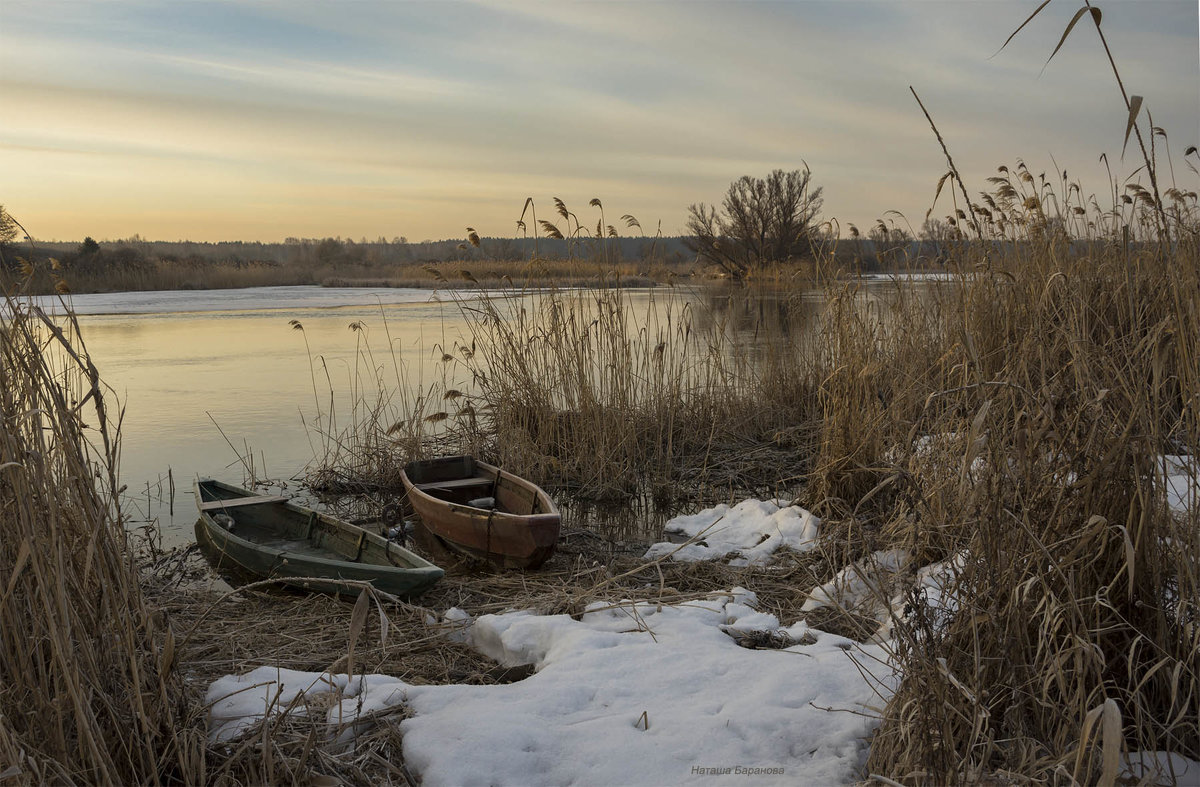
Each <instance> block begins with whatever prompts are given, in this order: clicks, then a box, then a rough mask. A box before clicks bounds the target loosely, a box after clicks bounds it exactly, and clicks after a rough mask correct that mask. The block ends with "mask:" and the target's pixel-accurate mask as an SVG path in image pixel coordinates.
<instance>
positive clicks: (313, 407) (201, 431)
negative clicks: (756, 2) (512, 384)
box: [47, 287, 820, 545]
mask: <svg viewBox="0 0 1200 787" xmlns="http://www.w3.org/2000/svg"><path fill="white" fill-rule="evenodd" d="M675 294H676V295H679V294H680V293H679V292H678V291H675ZM476 297H477V296H476ZM532 297H535V296H522V297H521V298H514V299H512V300H511V301H509V304H510V305H511V306H512V307H513V308H519V307H522V306H526V305H529V301H530V300H531V299H532ZM682 297H683V298H684V300H687V301H690V302H691V303H692V304H693V305H694V306H696V307H698V308H697V310H696V311H697V314H698V315H699V316H700V322H701V323H703V322H704V321H705V320H708V319H713V318H714V317H719V318H720V319H721V320H722V321H723V322H724V321H728V325H729V328H728V330H731V331H733V332H734V333H738V334H741V333H745V334H746V335H748V336H755V335H757V332H758V326H760V325H762V324H764V323H765V322H771V321H772V318H771V311H772V310H781V309H782V307H780V306H779V305H778V304H776V303H774V302H773V300H767V301H763V302H760V301H757V300H752V301H748V302H745V303H743V302H742V301H741V300H740V299H731V300H730V301H729V302H728V303H726V302H725V301H724V299H723V296H720V295H714V294H712V293H709V294H707V295H702V294H700V293H690V294H684V295H683V296H682ZM629 298H630V303H631V305H633V306H634V308H633V309H632V310H631V313H633V314H638V313H640V314H643V315H645V314H648V313H650V312H654V311H655V310H656V309H657V308H660V306H661V304H660V302H659V301H657V300H656V298H657V299H665V298H666V295H665V294H664V295H662V296H656V295H654V294H653V293H652V292H650V291H644V292H640V293H639V292H633V293H629ZM805 300H808V298H805ZM735 303H736V304H739V305H737V306H733V305H732V304H735ZM747 303H749V306H747ZM656 304H659V306H656ZM819 304H820V299H819V298H817V297H814V298H813V299H812V306H813V308H812V312H810V313H809V314H808V315H807V319H802V320H801V322H800V323H798V324H796V325H794V326H793V328H794V329H799V330H804V331H805V332H810V331H814V328H815V326H814V325H813V324H812V323H811V322H810V320H811V319H812V318H813V317H814V316H815V314H816V313H817V312H818V311H819V309H820V305H819ZM51 305H52V303H50V302H49V301H47V308H50V306H51ZM72 306H73V308H74V309H75V311H76V314H77V315H78V316H79V321H80V324H81V327H82V330H83V336H84V341H85V342H86V345H87V349H88V351H89V352H90V353H91V356H92V358H93V359H94V361H95V363H96V365H97V367H98V368H99V370H100V373H101V376H102V378H103V379H104V381H105V382H106V383H107V384H108V385H109V386H111V387H112V388H113V389H114V390H115V391H116V394H117V398H118V400H119V402H120V404H121V405H122V407H123V408H124V418H123V420H122V423H121V444H122V454H121V480H122V482H123V483H124V484H126V485H127V486H128V493H127V494H128V496H129V498H130V509H129V510H130V514H131V518H132V519H133V520H135V521H136V520H139V519H140V520H149V519H152V518H157V519H158V521H159V524H160V528H161V532H162V535H163V541H164V544H165V545H176V544H183V543H189V542H191V541H192V538H193V536H192V527H193V525H194V523H195V520H196V509H195V504H194V501H193V499H192V492H191V488H192V482H193V481H194V480H195V479H196V478H197V477H216V478H220V479H223V480H227V481H231V482H234V483H242V482H243V481H244V479H245V478H246V477H247V472H246V465H252V467H253V471H254V475H255V476H256V477H257V478H268V479H280V480H284V481H289V482H290V491H298V487H299V483H298V481H299V480H300V479H302V478H303V476H304V474H305V471H306V468H307V467H308V466H309V465H310V463H312V462H314V460H317V459H319V458H320V456H321V455H322V442H321V436H320V434H319V431H318V429H317V428H316V427H315V424H316V422H317V420H318V419H317V417H316V415H317V413H318V409H319V411H320V412H321V413H322V414H323V417H324V418H326V419H327V418H328V417H329V413H330V409H331V407H332V410H333V412H334V413H335V415H336V417H337V425H336V426H335V430H334V431H337V429H340V428H345V427H347V426H349V425H350V423H351V422H352V413H351V412H350V409H351V402H352V401H354V400H357V399H365V400H368V401H371V400H372V399H373V396H374V390H375V387H374V384H373V382H372V381H373V380H374V379H375V376H376V373H375V371H374V370H375V369H379V370H380V374H382V376H383V378H384V385H385V388H388V389H390V390H395V389H396V388H397V387H400V386H403V387H406V388H407V389H409V390H413V389H425V388H426V387H428V386H429V385H430V384H431V383H433V382H434V381H435V380H441V376H442V375H443V374H446V373H447V369H448V368H449V367H448V366H447V365H445V364H443V363H441V357H442V353H443V348H445V349H446V350H448V351H451V352H453V347H454V343H455V341H456V340H458V339H460V338H461V337H462V336H463V335H464V334H466V327H467V326H466V322H465V321H464V319H463V317H462V313H461V311H460V304H459V303H457V302H455V301H454V300H453V298H452V297H451V296H450V295H448V294H446V293H437V292H434V291H431V290H405V289H367V288H345V289H342V288H336V289H335V288H321V287H263V288H252V289H242V290H205V291H172V292H142V293H108V294H94V295H76V296H73V299H72ZM781 315H782V311H781ZM792 319H793V320H794V319H795V318H794V317H793V318H792ZM293 320H295V321H298V322H299V323H300V325H302V326H303V330H302V331H301V330H296V329H295V328H294V327H293V325H292V324H291V322H292V321H293ZM742 323H745V325H743V324H742ZM352 325H355V326H358V327H359V328H360V329H359V330H354V329H352V327H351V326H352ZM786 327H787V326H785V328H786ZM785 332H786V331H785ZM306 340H307V341H306ZM366 348H369V352H368V351H367V350H366ZM397 369H399V370H400V372H399V374H397V371H396V370H397ZM450 373H451V374H453V373H454V372H453V370H451V372H450ZM459 373H460V374H461V373H462V372H461V371H460V372H459ZM314 380H315V383H314ZM464 382H465V381H464ZM464 387H465V386H464ZM168 470H169V471H170V476H171V478H172V479H173V482H174V489H175V495H174V505H173V506H172V505H171V494H170V488H169V484H168V481H167V478H168Z"/></svg>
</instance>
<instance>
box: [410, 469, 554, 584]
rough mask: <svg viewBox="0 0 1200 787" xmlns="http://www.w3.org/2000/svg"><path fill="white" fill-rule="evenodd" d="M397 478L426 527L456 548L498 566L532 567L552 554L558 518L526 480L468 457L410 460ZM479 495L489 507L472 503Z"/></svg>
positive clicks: (549, 502)
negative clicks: (423, 460) (422, 460)
mask: <svg viewBox="0 0 1200 787" xmlns="http://www.w3.org/2000/svg"><path fill="white" fill-rule="evenodd" d="M401 480H402V481H403V483H404V490H405V493H406V495H407V499H408V502H409V504H410V505H411V506H412V509H413V511H414V512H415V513H416V514H417V516H418V517H420V519H421V523H422V524H423V525H424V527H425V528H426V530H428V531H429V532H430V533H431V534H433V535H435V536H437V537H438V538H439V539H440V540H441V541H442V542H443V543H445V544H446V545H447V546H448V547H449V548H451V549H453V550H454V551H456V552H459V553H461V554H464V555H468V556H470V557H473V558H477V559H481V560H486V561H488V562H490V563H493V564H495V565H497V566H500V567H503V568H537V567H539V566H541V565H542V564H543V563H545V562H546V560H548V559H549V558H550V556H551V555H553V554H554V550H555V547H556V546H557V545H558V535H559V530H560V528H561V525H562V517H561V515H560V514H559V511H558V508H557V507H556V506H555V505H554V501H553V500H551V498H550V496H549V495H548V494H546V492H545V491H543V490H542V489H541V488H540V487H538V486H537V485H536V484H534V483H532V482H530V481H527V480H525V479H523V478H520V477H518V476H515V475H513V474H512V473H507V472H505V471H503V470H500V469H499V468H497V467H495V466H494V465H490V464H487V463H486V462H480V461H477V460H474V459H473V458H471V457H450V458H446V459H436V460H430V461H426V462H413V463H410V464H409V465H408V466H407V467H405V469H404V471H403V473H402V474H401ZM480 499H483V500H487V501H490V502H491V503H493V507H490V508H489V507H481V505H478V504H477V505H473V504H472V503H473V502H475V503H478V502H479V501H480Z"/></svg>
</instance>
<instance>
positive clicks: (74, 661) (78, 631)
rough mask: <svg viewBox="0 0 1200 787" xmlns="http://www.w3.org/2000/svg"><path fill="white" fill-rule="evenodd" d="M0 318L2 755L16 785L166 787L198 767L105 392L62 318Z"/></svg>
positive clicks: (19, 308) (10, 311)
mask: <svg viewBox="0 0 1200 787" xmlns="http://www.w3.org/2000/svg"><path fill="white" fill-rule="evenodd" d="M3 309H4V316H3V318H2V322H0V371H2V374H0V381H2V382H0V425H2V428H0V509H2V510H3V517H2V520H0V521H3V537H2V538H0V576H3V577H5V581H4V587H3V590H2V595H0V631H2V632H3V636H2V637H0V685H3V687H4V690H3V692H0V747H2V748H3V750H4V752H5V757H4V758H3V761H4V762H6V763H7V764H9V765H11V766H12V767H13V768H15V771H13V775H12V776H11V778H12V779H13V780H14V783H47V782H64V783H135V782H155V783H157V782H161V781H173V780H176V779H179V778H181V777H182V775H183V774H186V773H189V772H190V770H191V768H192V766H193V764H194V763H195V762H196V761H197V759H202V757H203V755H202V743H201V739H199V738H198V737H197V735H195V734H194V733H195V730H194V728H193V726H192V725H190V724H189V722H190V719H189V714H190V713H191V709H189V708H188V707H186V706H183V705H181V704H180V697H181V687H180V682H179V678H178V672H177V667H178V664H177V661H176V655H175V652H174V647H175V643H174V633H173V630H172V628H171V626H170V624H169V622H168V621H167V620H165V619H164V618H163V617H162V616H160V615H158V614H157V613H156V611H155V610H154V609H153V608H151V607H150V606H148V605H147V604H146V603H145V602H144V601H143V599H142V596H141V593H140V590H139V587H138V584H137V572H136V567H135V565H134V562H133V558H132V555H131V551H130V550H129V548H128V545H127V541H126V536H125V531H124V527H123V520H122V516H121V514H120V513H119V502H118V492H117V487H116V485H117V481H116V475H115V467H116V456H117V451H118V447H117V446H118V441H117V436H116V434H115V433H113V432H112V431H111V423H113V421H112V420H111V416H110V414H109V412H108V411H107V410H106V404H107V401H108V400H107V399H106V395H107V391H106V390H105V389H104V388H103V386H102V385H101V384H100V382H99V377H98V375H97V372H96V369H95V368H94V366H92V364H91V362H90V361H89V360H88V359H87V356H86V354H82V353H83V349H82V343H81V342H80V340H79V338H78V333H77V331H78V326H77V325H76V324H75V323H74V321H73V320H71V321H68V323H67V324H66V325H65V326H63V327H59V326H57V325H54V324H52V323H50V322H49V321H48V320H46V319H45V318H43V317H42V316H41V315H40V314H39V313H37V312H35V311H32V310H31V309H30V308H29V307H28V305H27V304H25V303H21V302H18V301H12V300H6V301H5V303H4V304H3Z"/></svg>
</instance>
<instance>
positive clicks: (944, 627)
mask: <svg viewBox="0 0 1200 787" xmlns="http://www.w3.org/2000/svg"><path fill="white" fill-rule="evenodd" d="M1158 135H1159V134H1158V132H1156V136H1158ZM955 180H957V175H955ZM953 185H957V183H955V184H953ZM1163 185H1164V186H1165V184H1163ZM991 186H992V188H991V190H990V191H989V192H986V193H982V194H981V198H980V200H979V204H977V205H974V204H972V205H971V206H970V207H971V213H972V218H970V219H968V218H967V216H966V213H965V212H964V213H962V214H961V216H960V217H959V219H958V223H959V224H960V225H961V226H962V227H968V228H971V231H972V232H973V233H975V234H976V239H974V240H970V241H967V240H965V239H960V240H959V241H957V242H956V243H955V245H954V256H953V257H951V258H950V259H949V262H948V272H949V273H951V274H952V275H951V276H950V277H949V278H948V279H947V280H945V281H941V282H928V283H920V284H914V283H897V284H894V285H890V286H889V285H884V286H879V285H872V286H870V287H867V286H864V285H863V284H862V283H861V282H858V281H853V280H851V281H847V280H846V279H844V278H842V277H841V276H839V275H838V271H837V269H836V266H837V260H838V259H840V258H841V256H843V255H842V254H841V252H839V250H838V249H837V248H836V246H833V245H831V247H830V248H828V249H827V250H825V252H823V256H822V258H821V259H819V260H818V261H817V266H816V274H815V275H814V276H812V277H811V280H815V281H819V282H822V284H820V285H819V286H817V287H816V288H815V289H814V288H813V287H812V286H810V285H807V284H806V285H804V286H801V285H800V282H808V281H810V278H809V277H807V276H805V277H797V278H796V279H793V280H790V281H788V283H787V286H786V287H781V286H779V282H778V281H774V282H772V285H773V286H771V287H766V286H764V285H763V284H762V283H753V282H752V283H751V285H750V288H749V289H746V290H739V291H735V292H734V293H732V294H731V293H730V292H728V291H727V292H720V291H717V290H714V291H712V292H711V293H709V294H703V293H698V292H693V293H689V297H688V298H686V299H685V298H682V297H679V296H678V295H676V293H675V291H674V290H671V289H667V290H661V291H656V292H655V293H654V294H653V296H652V297H651V298H650V299H649V301H646V300H641V301H637V300H635V299H633V298H632V297H631V296H630V294H629V293H628V292H626V291H624V290H623V289H622V288H620V287H598V288H594V289H592V290H588V291H551V292H546V293H541V294H539V295H537V296H534V297H525V298H522V299H519V300H518V299H504V300H499V299H495V300H483V301H479V300H468V299H465V298H464V299H463V300H462V301H461V302H460V305H461V308H462V311H463V313H464V315H465V317H466V319H467V321H468V324H469V326H470V330H469V332H468V333H469V335H468V336H464V337H461V338H459V339H458V340H457V341H456V342H454V343H453V344H452V345H451V346H450V347H449V348H447V349H443V361H444V363H445V364H446V367H447V369H450V370H454V371H453V373H452V374H450V377H448V378H447V379H448V380H451V378H453V379H452V380H451V381H450V382H449V383H447V385H446V386H444V387H442V388H440V389H436V390H435V389H430V391H431V393H430V395H429V396H428V397H426V398H425V399H424V400H423V404H424V405H425V409H422V410H420V411H418V412H414V413H409V414H403V413H402V414H400V417H399V418H396V419H395V420H394V421H393V422H392V424H391V431H392V436H393V443H392V446H391V448H390V449H388V448H387V442H386V441H384V440H382V439H381V440H380V441H378V442H376V443H374V445H375V446H376V447H377V448H379V449H383V450H390V451H391V454H392V455H393V456H395V459H394V460H392V461H395V462H402V461H405V460H407V459H408V458H411V457H413V456H417V455H421V454H422V453H427V452H431V451H438V452H442V451H448V450H469V451H471V452H474V453H480V454H482V455H484V456H486V457H488V458H490V459H493V460H496V461H499V462H500V463H502V464H504V465H505V466H506V467H508V468H510V469H512V470H513V471H515V472H517V473H520V474H523V475H527V476H530V477H532V478H534V479H535V480H537V481H538V482H539V483H542V484H543V485H545V486H547V487H548V488H552V489H555V490H558V491H559V492H560V493H562V494H566V495H569V496H574V497H579V498H584V499H590V500H593V501H594V500H600V501H609V502H611V501H620V500H630V499H634V498H636V497H638V496H639V495H644V494H649V495H650V496H651V497H652V498H654V499H655V500H656V501H659V502H661V503H662V504H663V506H664V507H666V508H668V509H670V508H671V507H676V508H680V507H688V508H691V509H693V510H694V509H695V508H698V507H700V506H701V505H702V504H704V503H708V502H712V501H713V500H714V499H719V498H721V497H722V496H724V497H725V499H728V498H731V497H736V496H740V495H744V494H748V493H753V492H761V491H764V490H765V491H770V492H773V493H780V492H784V493H787V494H788V496H789V497H794V498H795V499H796V500H797V501H798V502H800V503H802V504H804V505H806V506H807V507H809V508H811V509H813V510H815V511H817V512H818V513H819V514H821V515H822V516H823V517H824V519H825V531H824V533H825V535H824V536H823V548H822V551H821V559H820V560H819V561H815V562H805V565H804V569H803V571H802V572H801V573H798V574H796V575H795V577H794V579H795V581H796V582H797V585H796V586H795V588H793V591H792V594H793V596H795V595H797V594H799V593H801V592H803V591H804V590H807V588H810V587H812V586H813V585H815V584H819V583H820V582H822V581H825V580H826V579H828V578H829V576H831V575H832V574H833V573H834V572H835V571H836V570H837V569H838V568H840V567H842V566H845V565H847V564H848V563H850V562H852V561H855V560H859V559H861V558H863V557H865V556H867V555H869V554H870V553H871V552H873V551H875V550H880V549H893V548H901V549H903V550H905V552H906V554H907V555H909V559H908V561H907V563H906V565H905V567H904V568H903V569H902V571H901V574H902V575H907V576H910V577H911V576H912V575H913V573H915V571H916V570H917V569H918V568H920V567H922V566H925V565H928V564H930V563H934V562H937V561H943V560H947V559H949V558H951V557H957V558H959V560H960V562H961V569H960V571H959V572H958V586H957V596H956V598H957V601H956V603H957V610H958V611H957V613H956V614H954V615H953V616H951V617H949V618H948V619H947V618H945V617H944V616H943V617H936V616H931V615H928V614H926V613H925V611H924V609H925V608H924V606H923V601H922V598H921V597H920V596H919V594H917V595H914V596H913V597H912V598H911V599H910V603H909V605H908V607H909V609H910V613H909V614H907V615H905V616H902V617H898V618H897V619H896V620H894V621H893V628H892V630H893V632H894V637H895V638H894V640H893V643H894V644H893V647H894V653H893V658H894V660H895V663H896V665H897V668H898V670H899V671H900V672H901V674H902V675H903V680H902V682H901V685H900V688H899V690H898V692H897V693H896V694H895V696H894V697H893V698H891V700H890V701H889V702H888V703H887V706H886V708H885V709H884V711H883V721H882V725H881V727H880V730H879V732H878V734H877V736H876V738H875V741H874V744H873V746H872V750H871V761H870V768H871V771H872V772H873V773H876V774H879V775H881V776H883V777H886V778H888V779H891V780H892V781H900V782H904V783H912V784H940V783H955V782H963V781H967V782H971V781H981V780H987V779H997V778H999V779H1004V778H1018V777H1019V778H1021V779H1029V780H1035V781H1045V782H1054V783H1093V782H1100V783H1113V781H1114V779H1115V778H1116V770H1115V767H1116V766H1115V763H1117V761H1118V758H1119V755H1122V754H1125V755H1127V754H1129V753H1131V752H1135V751H1156V750H1171V751H1174V752H1177V753H1180V754H1184V755H1186V756H1190V757H1192V758H1198V757H1200V737H1198V733H1197V730H1198V729H1200V712H1198V711H1197V708H1200V627H1198V625H1197V624H1198V622H1200V621H1198V620H1197V616H1198V614H1200V598H1198V595H1197V591H1198V589H1200V571H1198V569H1197V564H1196V555H1197V554H1200V528H1198V526H1197V512H1196V508H1195V506H1194V503H1195V501H1194V500H1193V501H1192V502H1193V508H1192V509H1191V511H1190V512H1189V513H1180V512H1179V511H1175V510H1171V509H1170V508H1169V507H1168V506H1167V502H1166V493H1165V487H1166V484H1165V481H1164V476H1165V473H1166V464H1165V460H1164V457H1166V456H1182V457H1183V459H1182V460H1181V462H1182V465H1183V467H1184V470H1185V472H1190V474H1191V477H1192V478H1193V479H1195V478H1196V475H1197V459H1196V457H1197V456H1198V455H1200V419H1198V415H1200V414H1198V413H1197V403H1198V402H1200V365H1198V364H1200V355H1198V351H1200V348H1198V347H1197V342H1198V341H1200V242H1198V238H1200V212H1198V210H1197V204H1196V203H1197V200H1196V197H1195V195H1194V193H1192V192H1187V191H1184V190H1183V189H1182V188H1180V187H1178V186H1176V185H1175V184H1172V185H1171V186H1170V188H1166V189H1164V192H1163V195H1164V196H1163V198H1162V199H1163V202H1159V201H1158V199H1157V198H1155V197H1154V196H1153V195H1152V193H1151V190H1150V189H1147V188H1145V187H1143V186H1141V185H1140V184H1139V183H1137V182H1136V180H1133V179H1130V180H1128V181H1125V182H1119V183H1117V184H1115V185H1114V188H1113V189H1112V192H1113V194H1114V197H1113V198H1112V201H1111V204H1110V205H1108V206H1106V207H1101V199H1100V198H1097V197H1095V196H1088V197H1085V196H1084V194H1085V193H1086V192H1085V191H1084V190H1083V188H1082V186H1081V185H1080V184H1078V183H1073V182H1066V181H1065V180H1064V181H1063V182H1061V183H1052V182H1048V181H1047V180H1046V179H1044V178H1039V177H1035V176H1034V175H1033V174H1032V173H1030V172H1029V170H1028V168H1027V167H1025V166H1024V165H1023V164H1021V163H1018V164H1016V165H1014V166H1011V167H1009V166H1001V167H999V168H998V169H997V173H996V175H995V176H994V177H993V178H992V179H991ZM952 218H953V217H952ZM832 243H833V241H831V244H832ZM777 278H778V277H777ZM635 303H636V304H638V306H636V307H635V306H634V304H635ZM647 303H648V304H649V305H646V304H647ZM814 303H815V304H816V306H815V308H814V306H813V304H814ZM455 375H457V376H455ZM389 420H391V418H387V419H380V418H377V419H376V420H375V421H374V422H373V423H371V424H368V425H367V426H368V427H369V428H371V429H378V428H379V427H380V426H382V425H384V424H385V423H386V422H387V421H389ZM385 431H386V430H385ZM401 438H403V439H401ZM344 442H345V444H346V445H350V444H353V442H354V440H353V439H348V440H346V441H344ZM599 532H601V533H603V532H604V526H603V523H600V525H599ZM648 536H649V537H653V536H654V534H653V533H651V534H648ZM578 579H579V577H578V576H577V577H576V580H578ZM666 586H667V584H666V583H664V585H663V587H666ZM781 595H782V594H781ZM568 608H569V607H568ZM783 609H786V610H787V611H790V612H792V613H793V614H795V615H796V616H797V617H799V616H800V615H799V613H798V610H797V609H796V608H795V607H786V608H782V607H781V611H782V610H783ZM844 613H845V614H842V615H840V616H838V615H835V616H834V617H833V618H831V619H830V620H826V621H822V625H824V626H829V625H838V626H843V627H844V630H845V631H846V632H848V633H857V635H859V636H866V635H868V634H869V633H870V632H869V630H868V629H867V628H864V626H863V624H864V623H865V622H869V621H864V620H863V619H861V618H855V617H854V614H853V611H851V610H846V611H844ZM784 619H787V618H786V617H785V618H784Z"/></svg>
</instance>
